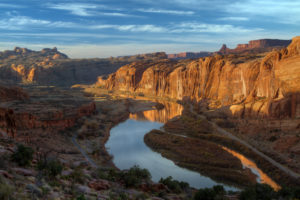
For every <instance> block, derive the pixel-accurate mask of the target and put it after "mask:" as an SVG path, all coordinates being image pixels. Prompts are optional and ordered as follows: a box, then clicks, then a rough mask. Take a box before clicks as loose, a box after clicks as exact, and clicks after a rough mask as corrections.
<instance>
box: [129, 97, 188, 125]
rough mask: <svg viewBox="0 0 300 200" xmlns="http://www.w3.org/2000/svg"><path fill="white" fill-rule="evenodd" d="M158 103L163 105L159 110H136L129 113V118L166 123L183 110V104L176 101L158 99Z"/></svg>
mask: <svg viewBox="0 0 300 200" xmlns="http://www.w3.org/2000/svg"><path fill="white" fill-rule="evenodd" d="M158 103H161V104H163V105H164V106H165V107H164V109H161V110H147V111H144V112H138V113H135V114H130V116H129V118H130V119H135V120H139V121H152V122H160V123H166V122H167V121H168V120H170V119H172V118H174V117H176V116H179V115H181V113H182V111H183V106H182V105H180V104H178V103H173V102H167V101H158Z"/></svg>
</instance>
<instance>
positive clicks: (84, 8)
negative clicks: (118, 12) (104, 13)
mask: <svg viewBox="0 0 300 200" xmlns="http://www.w3.org/2000/svg"><path fill="white" fill-rule="evenodd" d="M101 7H103V6H101ZM48 8H52V9H57V10H66V11H70V12H71V13H72V14H73V15H78V16H83V17H87V16H94V15H96V13H95V11H94V10H95V9H97V8H99V5H94V4H84V3H61V4H56V5H54V4H51V5H48Z"/></svg>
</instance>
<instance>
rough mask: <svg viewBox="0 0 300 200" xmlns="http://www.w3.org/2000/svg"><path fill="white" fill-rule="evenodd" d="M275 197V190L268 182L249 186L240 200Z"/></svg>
mask: <svg viewBox="0 0 300 200" xmlns="http://www.w3.org/2000/svg"><path fill="white" fill-rule="evenodd" d="M275 197H276V193H275V191H274V190H273V189H272V188H271V187H270V186H269V185H266V184H256V185H255V186H252V187H248V188H246V189H245V190H244V191H242V193H241V194H240V200H271V199H274V198H275Z"/></svg>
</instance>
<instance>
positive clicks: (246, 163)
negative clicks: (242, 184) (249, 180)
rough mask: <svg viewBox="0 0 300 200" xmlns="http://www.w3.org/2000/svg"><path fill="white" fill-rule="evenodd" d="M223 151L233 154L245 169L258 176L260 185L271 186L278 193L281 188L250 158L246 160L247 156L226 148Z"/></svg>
mask: <svg viewBox="0 0 300 200" xmlns="http://www.w3.org/2000/svg"><path fill="white" fill-rule="evenodd" d="M223 149H224V150H225V151H227V152H229V153H230V154H232V155H233V156H234V157H236V158H238V159H239V160H240V161H241V163H242V165H243V166H244V167H245V168H249V169H251V171H252V172H253V173H254V174H255V175H257V176H258V177H257V181H258V182H259V183H264V184H267V185H270V186H271V187H272V188H273V189H274V190H276V191H278V190H279V189H280V188H281V187H280V186H279V185H278V184H277V183H275V182H274V181H273V180H272V179H271V178H270V177H269V176H268V175H267V174H265V173H264V172H263V171H261V170H260V169H259V168H258V167H257V165H256V164H255V163H254V162H253V161H251V160H249V159H248V158H246V157H245V156H243V155H242V154H239V153H237V152H235V151H233V150H230V149H228V148H226V147H223Z"/></svg>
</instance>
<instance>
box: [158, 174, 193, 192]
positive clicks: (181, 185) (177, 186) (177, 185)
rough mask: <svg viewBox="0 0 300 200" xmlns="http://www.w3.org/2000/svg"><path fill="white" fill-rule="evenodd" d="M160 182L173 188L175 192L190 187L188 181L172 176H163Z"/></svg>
mask: <svg viewBox="0 0 300 200" xmlns="http://www.w3.org/2000/svg"><path fill="white" fill-rule="evenodd" d="M159 182H160V183H162V184H164V185H166V186H167V187H168V188H169V189H170V190H172V191H173V192H175V193H181V192H183V191H184V190H185V189H187V188H188V187H189V184H188V183H186V182H183V181H177V180H174V179H173V178H172V176H169V177H167V178H165V179H164V178H161V179H160V181H159Z"/></svg>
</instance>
